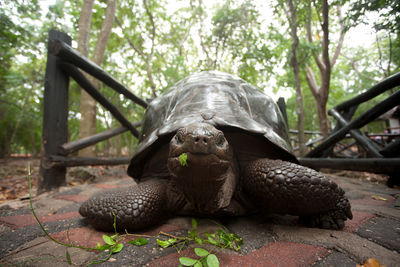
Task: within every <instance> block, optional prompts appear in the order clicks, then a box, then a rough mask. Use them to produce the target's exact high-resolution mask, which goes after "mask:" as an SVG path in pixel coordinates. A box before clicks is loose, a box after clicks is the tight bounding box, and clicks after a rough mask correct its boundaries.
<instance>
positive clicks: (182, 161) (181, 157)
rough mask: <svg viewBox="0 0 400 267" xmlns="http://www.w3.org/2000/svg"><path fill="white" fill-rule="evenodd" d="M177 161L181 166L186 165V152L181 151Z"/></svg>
mask: <svg viewBox="0 0 400 267" xmlns="http://www.w3.org/2000/svg"><path fill="white" fill-rule="evenodd" d="M179 162H180V163H181V165H182V166H187V165H188V164H187V154H186V153H182V154H181V155H180V156H179Z"/></svg>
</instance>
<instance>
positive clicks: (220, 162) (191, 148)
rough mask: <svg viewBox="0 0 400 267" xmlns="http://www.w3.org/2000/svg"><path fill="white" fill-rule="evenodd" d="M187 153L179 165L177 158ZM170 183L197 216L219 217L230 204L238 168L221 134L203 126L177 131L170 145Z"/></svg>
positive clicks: (200, 124)
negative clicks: (213, 215) (183, 161)
mask: <svg viewBox="0 0 400 267" xmlns="http://www.w3.org/2000/svg"><path fill="white" fill-rule="evenodd" d="M182 153H186V155H187V160H186V163H187V164H184V165H182V164H181V162H180V160H179V156H180V155H181V154H182ZM168 170H169V172H170V175H171V179H172V182H173V183H174V185H175V186H176V188H177V189H179V190H180V191H181V192H182V194H183V195H184V197H185V199H186V200H187V202H188V203H189V204H190V206H191V209H193V211H195V212H196V213H197V214H218V213H220V212H221V211H222V210H223V209H224V208H226V207H228V206H229V204H230V203H231V200H232V196H233V194H234V192H235V188H236V185H237V183H238V178H239V177H238V173H239V172H238V166H237V163H236V160H235V159H234V156H233V151H232V149H231V148H230V146H229V144H228V142H227V140H226V139H225V137H224V135H223V133H222V132H221V131H219V130H217V129H216V128H214V127H213V126H211V125H209V124H205V123H196V124H192V125H189V126H187V127H185V128H181V129H180V130H178V132H177V134H176V135H175V136H174V137H173V138H172V140H171V142H170V151H169V157H168Z"/></svg>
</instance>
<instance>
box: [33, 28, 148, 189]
mask: <svg viewBox="0 0 400 267" xmlns="http://www.w3.org/2000/svg"><path fill="white" fill-rule="evenodd" d="M70 45H71V38H70V37H69V36H68V35H67V34H65V33H62V32H58V31H55V30H51V31H50V32H49V39H48V55H47V65H46V76H45V91H44V110H43V113H44V114H43V132H42V143H43V152H44V153H43V156H42V159H41V164H40V176H41V179H40V181H39V192H43V191H46V190H50V189H52V188H56V187H59V186H61V185H63V184H65V174H66V167H71V166H83V165H117V164H126V163H128V162H129V160H130V158H128V157H120V158H98V157H93V158H92V157H68V155H69V154H71V153H73V152H76V151H78V150H80V149H82V148H85V147H88V146H90V145H93V144H96V143H98V142H100V141H103V140H106V139H108V138H111V137H113V136H116V135H118V134H121V133H123V132H126V131H130V132H131V133H132V134H133V135H134V136H135V137H139V132H138V130H137V128H136V127H137V126H139V124H140V122H137V123H131V122H129V121H128V120H127V119H126V118H125V117H124V115H123V114H122V113H121V112H120V111H119V110H118V108H117V107H116V106H115V105H113V104H112V103H111V102H110V101H109V100H108V99H107V98H106V97H104V96H103V95H102V94H101V93H100V92H99V91H98V90H97V88H96V87H95V86H94V85H93V84H92V83H91V82H90V81H89V80H88V79H86V77H85V76H84V75H83V73H82V72H81V71H80V70H83V71H85V72H86V73H88V74H90V75H92V76H93V77H95V78H97V79H98V80H100V81H102V82H103V83H104V84H106V85H107V86H109V87H110V88H112V89H113V90H115V91H117V92H118V93H120V94H122V95H124V96H125V97H126V98H127V99H130V100H131V101H133V102H134V103H136V104H138V105H140V106H142V107H143V108H146V107H147V103H146V102H145V101H144V100H142V99H140V98H139V97H137V96H135V95H134V94H133V93H132V92H131V91H129V90H128V89H127V88H126V87H125V86H124V85H122V84H121V83H120V82H118V81H117V80H115V79H114V78H113V77H112V76H111V75H109V74H108V73H106V72H105V71H104V70H102V69H101V68H100V67H99V66H97V65H96V64H94V63H93V62H91V61H90V60H89V59H87V58H86V57H83V56H82V55H80V54H79V53H78V52H76V51H75V50H74V49H73V48H71V46H70ZM78 68H79V69H80V70H79V69H78ZM70 77H71V78H73V79H74V80H75V81H76V82H77V83H78V84H79V85H80V86H81V87H82V88H83V89H84V90H85V91H86V92H87V93H88V94H90V95H91V96H92V97H93V98H94V99H95V100H96V101H98V102H99V103H100V104H101V105H102V106H103V107H104V108H106V109H107V110H109V111H110V112H111V114H112V115H113V116H114V117H115V118H116V119H117V120H118V121H119V122H120V123H121V125H122V126H121V127H118V128H115V129H111V130H108V131H105V132H102V133H99V134H96V135H93V136H91V137H87V138H83V139H81V140H77V141H73V142H70V143H68V87H69V78H70Z"/></svg>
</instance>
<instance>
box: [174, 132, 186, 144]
mask: <svg viewBox="0 0 400 267" xmlns="http://www.w3.org/2000/svg"><path fill="white" fill-rule="evenodd" d="M185 133H186V131H185V130H184V129H179V130H178V131H177V132H176V135H175V139H176V142H177V143H178V144H182V143H183V141H184V134H185Z"/></svg>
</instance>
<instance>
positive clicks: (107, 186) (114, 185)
mask: <svg viewBox="0 0 400 267" xmlns="http://www.w3.org/2000/svg"><path fill="white" fill-rule="evenodd" d="M94 186H95V187H98V188H101V189H112V188H119V187H126V185H121V184H95V185H94Z"/></svg>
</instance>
